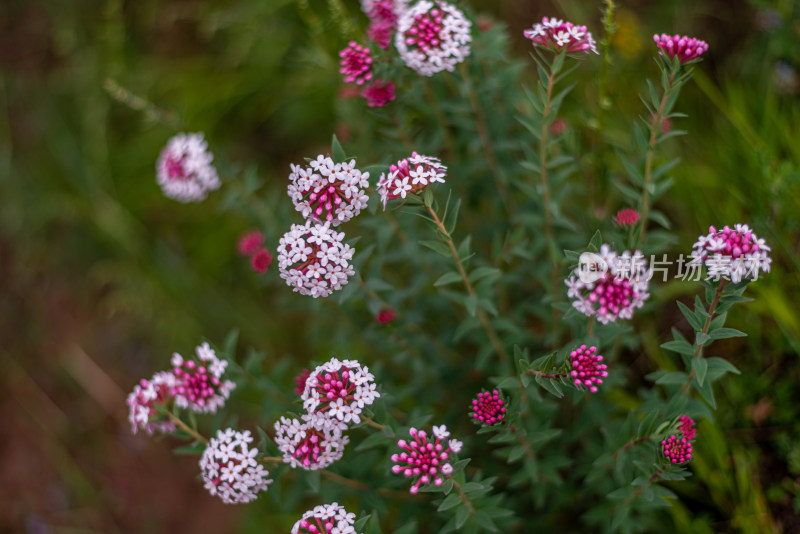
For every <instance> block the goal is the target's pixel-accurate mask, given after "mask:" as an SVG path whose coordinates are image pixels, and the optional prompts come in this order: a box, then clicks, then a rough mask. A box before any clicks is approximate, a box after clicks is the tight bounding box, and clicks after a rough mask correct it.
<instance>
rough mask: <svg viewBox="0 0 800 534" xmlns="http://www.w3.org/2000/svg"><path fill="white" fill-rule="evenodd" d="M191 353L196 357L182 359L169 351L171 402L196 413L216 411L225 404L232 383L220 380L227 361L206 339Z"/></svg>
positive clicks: (232, 387) (232, 385) (231, 388)
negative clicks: (170, 360)
mask: <svg viewBox="0 0 800 534" xmlns="http://www.w3.org/2000/svg"><path fill="white" fill-rule="evenodd" d="M195 353H196V354H197V358H198V361H196V360H191V359H187V360H185V359H184V358H183V356H181V355H180V354H178V353H177V352H176V353H174V354H173V355H172V367H173V374H174V375H175V385H174V387H173V388H172V395H173V397H174V399H175V405H176V406H178V407H180V408H188V409H190V410H192V411H193V412H196V413H216V411H217V410H218V409H219V408H222V406H224V405H225V401H226V400H227V399H228V397H230V395H231V391H233V389H234V388H235V387H236V384H235V383H233V382H232V381H231V380H223V374H225V369H226V368H227V367H228V362H227V361H225V360H223V359H221V358H219V357H218V356H217V353H216V352H214V349H212V348H211V347H210V346H209V344H208V343H203V344H202V345H200V346H198V347H197V348H196V349H195Z"/></svg>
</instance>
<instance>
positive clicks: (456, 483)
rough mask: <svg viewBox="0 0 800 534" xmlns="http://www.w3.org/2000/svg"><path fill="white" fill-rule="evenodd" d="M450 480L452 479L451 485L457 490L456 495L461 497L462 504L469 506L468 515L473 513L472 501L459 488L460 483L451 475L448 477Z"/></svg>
mask: <svg viewBox="0 0 800 534" xmlns="http://www.w3.org/2000/svg"><path fill="white" fill-rule="evenodd" d="M450 480H452V481H453V487H454V488H455V489H456V491H457V492H458V496H459V497H461V502H463V503H464V506H466V507H467V508H469V515H474V514H475V507H474V506H472V502H470V500H469V498H468V497H467V495H466V494H465V493H464V490H462V489H461V485H460V484H459V483H458V482H456V479H455V478H453V477H450Z"/></svg>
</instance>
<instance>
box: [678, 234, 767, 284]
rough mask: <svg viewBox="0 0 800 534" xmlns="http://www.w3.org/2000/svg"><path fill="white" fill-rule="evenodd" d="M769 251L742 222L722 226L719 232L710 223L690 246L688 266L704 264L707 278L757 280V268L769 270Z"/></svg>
mask: <svg viewBox="0 0 800 534" xmlns="http://www.w3.org/2000/svg"><path fill="white" fill-rule="evenodd" d="M770 250H771V249H770V247H769V246H768V245H767V244H766V242H764V239H759V238H758V236H757V235H756V234H755V232H753V231H752V230H751V229H750V227H749V226H748V225H746V224H736V225H734V227H733V228H731V227H729V226H725V227H724V228H722V229H721V230H719V231H718V230H717V229H716V228H715V227H713V226H712V227H710V228H709V231H708V234H707V235H701V236H700V237H699V238H698V239H697V242H696V243H695V244H694V245H693V247H692V261H691V262H690V263H689V265H693V266H702V265H705V266H706V268H707V269H708V276H709V278H714V279H719V278H730V279H731V281H732V282H734V283H739V282H741V281H742V279H743V278H751V279H753V280H755V279H757V278H758V273H759V271H764V272H767V273H768V272H769V270H770V266H771V265H772V258H770V257H769V251H770Z"/></svg>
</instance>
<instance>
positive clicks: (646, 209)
mask: <svg viewBox="0 0 800 534" xmlns="http://www.w3.org/2000/svg"><path fill="white" fill-rule="evenodd" d="M676 74H677V71H673V72H672V74H670V76H669V82H668V83H667V89H666V90H665V91H664V96H662V97H661V104H660V105H659V106H658V111H656V114H655V115H654V116H653V129H652V131H651V132H650V145H649V147H648V149H647V156H646V157H645V163H644V187H642V200H641V207H642V220H641V221H640V222H639V224H641V227H640V228H641V230H640V231H639V246H640V247H641V246H644V238H645V236H646V235H647V218H648V216H649V215H650V184H651V182H652V181H653V158H654V157H655V152H656V143H657V142H658V136H659V134H660V133H661V124H662V122H663V117H664V109H665V108H666V107H667V100H668V99H669V95H670V93H671V92H672V83H673V82H674V81H675V75H676Z"/></svg>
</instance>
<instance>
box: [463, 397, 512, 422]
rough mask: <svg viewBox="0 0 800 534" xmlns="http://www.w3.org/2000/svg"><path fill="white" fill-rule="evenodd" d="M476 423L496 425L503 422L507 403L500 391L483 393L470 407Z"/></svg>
mask: <svg viewBox="0 0 800 534" xmlns="http://www.w3.org/2000/svg"><path fill="white" fill-rule="evenodd" d="M470 409H471V410H472V420H473V422H475V423H480V424H484V425H494V424H497V423H499V422H500V421H502V420H503V417H505V414H506V407H505V401H504V400H503V397H502V396H501V395H500V392H499V391H498V390H496V389H495V390H492V391H491V392H490V391H482V392H480V393H478V398H477V399H473V400H472V405H471V406H470Z"/></svg>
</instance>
